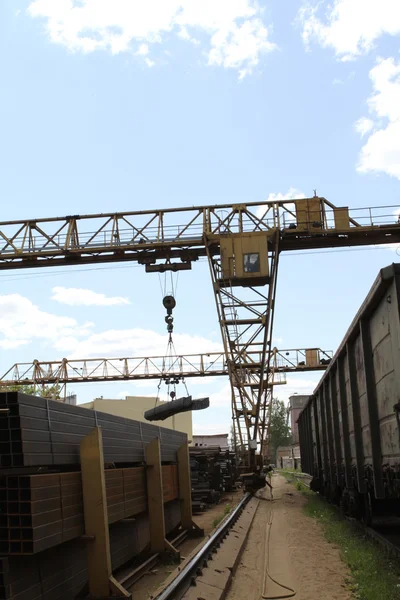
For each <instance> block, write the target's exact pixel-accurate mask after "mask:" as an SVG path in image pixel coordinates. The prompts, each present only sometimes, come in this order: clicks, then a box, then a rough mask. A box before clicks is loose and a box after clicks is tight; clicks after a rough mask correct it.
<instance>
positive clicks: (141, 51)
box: [136, 44, 149, 56]
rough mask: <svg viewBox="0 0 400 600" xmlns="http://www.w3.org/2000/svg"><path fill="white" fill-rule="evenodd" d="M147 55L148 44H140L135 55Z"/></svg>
mask: <svg viewBox="0 0 400 600" xmlns="http://www.w3.org/2000/svg"><path fill="white" fill-rule="evenodd" d="M148 53H149V46H148V44H140V46H139V48H138V50H137V52H136V54H137V55H138V56H147V54H148Z"/></svg>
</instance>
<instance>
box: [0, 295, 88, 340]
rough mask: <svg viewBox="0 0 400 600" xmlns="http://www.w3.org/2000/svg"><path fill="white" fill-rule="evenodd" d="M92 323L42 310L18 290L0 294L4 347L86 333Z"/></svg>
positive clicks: (0, 324)
mask: <svg viewBox="0 0 400 600" xmlns="http://www.w3.org/2000/svg"><path fill="white" fill-rule="evenodd" d="M92 326H93V323H84V324H83V325H79V324H78V323H77V321H76V320H75V319H72V318H70V317H62V316H61V317H60V316H58V315H53V314H51V313H48V312H44V311H41V310H40V309H39V308H38V307H37V306H35V305H34V304H33V303H32V302H31V301H30V300H29V299H28V298H24V297H23V296H20V295H19V294H8V295H4V296H0V334H1V335H3V336H4V337H3V339H1V340H0V346H1V347H2V348H16V347H18V346H21V345H24V344H28V343H29V342H30V341H32V340H33V339H35V338H39V339H40V338H41V339H44V340H49V341H52V342H53V341H56V340H58V339H59V338H62V337H68V338H69V337H71V336H73V337H75V338H79V337H82V336H83V337H84V336H88V335H90V333H91V328H92Z"/></svg>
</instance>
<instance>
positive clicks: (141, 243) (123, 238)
mask: <svg viewBox="0 0 400 600" xmlns="http://www.w3.org/2000/svg"><path fill="white" fill-rule="evenodd" d="M398 214H399V210H398V207H394V206H387V207H378V208H368V209H355V210H353V211H351V213H350V212H349V210H348V209H347V208H337V207H335V206H334V205H333V204H331V203H330V202H328V201H327V200H326V199H325V198H319V197H317V196H315V197H313V198H304V199H293V200H287V201H280V202H260V203H255V202H252V203H246V204H235V205H232V204H221V205H215V206H197V207H187V208H174V209H161V210H155V211H152V210H146V211H137V212H125V213H107V214H96V215H70V216H67V217H58V218H54V219H51V218H45V219H30V220H24V221H8V222H3V223H0V270H6V269H17V268H33V267H44V266H59V265H82V264H95V263H96V264H98V263H101V262H121V261H137V262H138V263H140V264H143V265H145V266H146V270H147V271H150V272H152V271H164V270H173V271H175V270H180V269H188V268H191V264H192V262H193V261H196V260H198V259H199V258H201V257H207V259H208V262H209V266H210V271H211V276H212V281H213V289H214V294H215V299H216V305H217V310H218V316H219V323H220V327H221V332H222V339H223V344H224V354H225V357H226V362H227V368H228V373H229V377H230V381H231V385H232V416H233V423H234V426H235V427H236V433H237V434H239V437H240V440H241V444H242V446H248V447H249V448H250V449H251V452H253V453H254V451H255V448H256V447H257V441H258V442H261V451H262V452H263V451H265V445H266V444H267V440H268V423H269V411H270V409H271V406H272V402H271V399H272V386H273V382H274V376H275V375H274V374H275V367H274V363H273V361H272V357H273V351H272V347H271V343H272V326H273V316H274V304H275V288H276V278H277V270H278V261H279V255H280V253H281V252H283V251H290V250H292V251H293V250H306V249H316V248H333V247H345V246H357V245H371V244H389V243H397V242H400V224H399V221H398ZM177 221H178V222H179V224H177ZM249 234H253V238H254V240H256V239H258V240H260V239H261V238H262V237H263V239H264V242H263V243H265V244H266V246H265V252H264V251H261V252H259V254H258V256H261V260H262V262H263V264H264V267H263V268H264V270H265V273H264V275H265V274H266V272H268V277H266V276H263V277H260V278H259V279H257V278H256V277H255V278H254V279H253V280H251V278H248V279H246V277H247V275H246V274H245V275H244V276H243V268H244V267H243V264H244V256H245V255H244V254H243V252H244V250H242V263H243V264H242V266H240V264H239V263H240V260H239V259H238V256H239V255H240V251H238V250H234V251H233V252H234V253H235V252H236V253H237V256H236V258H235V260H236V262H235V266H234V267H232V269H233V270H231V271H229V273H230V274H229V275H227V273H228V270H229V269H231V266H230V267H229V269H228V267H227V260H226V256H225V258H224V256H223V255H224V252H225V251H226V244H227V243H230V242H229V240H231V242H232V244H233V245H235V244H236V242H238V243H239V245H240V244H241V243H243V247H244V246H246V244H247V246H248V245H249V241H248V238H249ZM245 238H246V239H245ZM234 240H236V241H234ZM246 240H247V241H246ZM260 244H261V242H260ZM223 246H224V248H225V250H223ZM260 248H261V245H260ZM265 254H266V255H267V256H264V255H265ZM246 256H250V255H246ZM246 260H247V259H246ZM228 262H229V261H228ZM236 270H239V271H240V270H241V273H242V275H241V276H236ZM260 272H261V271H260ZM238 290H239V291H238ZM255 350H257V351H259V352H260V353H261V359H260V365H261V366H260V369H259V370H258V371H254V369H252V368H251V356H252V352H253V351H255ZM250 458H251V456H250Z"/></svg>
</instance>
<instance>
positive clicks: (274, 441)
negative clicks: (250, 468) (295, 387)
mask: <svg viewBox="0 0 400 600" xmlns="http://www.w3.org/2000/svg"><path fill="white" fill-rule="evenodd" d="M269 436H270V437H269V440H270V442H269V443H270V445H269V448H270V456H271V457H275V455H276V450H277V448H278V446H288V445H289V444H290V443H291V441H292V436H291V432H290V427H289V425H288V424H287V412H286V407H285V403H284V402H282V400H277V399H276V398H274V399H273V400H272V409H271V423H270V427H269Z"/></svg>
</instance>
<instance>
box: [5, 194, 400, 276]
mask: <svg viewBox="0 0 400 600" xmlns="http://www.w3.org/2000/svg"><path fill="white" fill-rule="evenodd" d="M312 200H315V198H310V199H307V198H306V199H301V202H304V203H306V202H308V201H312ZM318 200H320V202H321V219H320V221H317V222H313V223H307V222H305V221H302V220H301V219H302V217H300V219H299V218H298V216H297V215H296V210H295V205H294V202H296V200H287V201H283V202H258V203H257V202H250V203H247V204H236V205H232V204H220V205H215V206H197V207H186V208H172V209H161V210H147V211H136V212H124V213H105V214H104V213H100V214H94V215H70V216H67V217H56V218H43V219H27V220H17V221H3V222H0V270H5V269H18V268H29V267H45V266H57V265H58V266H60V265H61V266H62V265H81V264H90V263H96V264H98V263H101V262H120V261H125V260H127V261H132V260H133V261H137V262H139V263H141V264H145V265H151V264H154V262H155V261H157V260H164V261H171V260H172V259H178V260H180V261H181V262H184V263H187V264H190V263H191V262H192V261H195V260H197V259H198V258H200V257H202V256H207V255H208V254H211V255H212V256H213V255H217V254H218V253H219V244H218V237H219V236H220V235H221V234H225V235H229V234H237V233H254V232H260V231H273V230H278V231H279V232H280V250H281V251H285V250H304V249H310V248H331V247H338V246H349V245H350V246H352V245H365V244H382V243H391V242H396V241H398V236H399V233H398V232H399V226H398V224H397V218H395V217H394V214H395V209H396V208H398V207H394V206H388V207H378V208H366V209H355V210H353V211H351V213H350V215H349V227H348V228H344V229H343V230H342V231H340V230H339V229H338V227H337V226H336V225H335V210H336V209H335V207H334V206H333V204H331V203H330V202H328V201H327V200H326V199H324V198H319V199H318ZM177 219H179V221H180V222H179V224H177V222H176V220H177ZM204 236H207V238H208V243H207V245H206V244H205V237H204ZM213 238H214V243H212V242H213ZM178 264H179V263H178Z"/></svg>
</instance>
